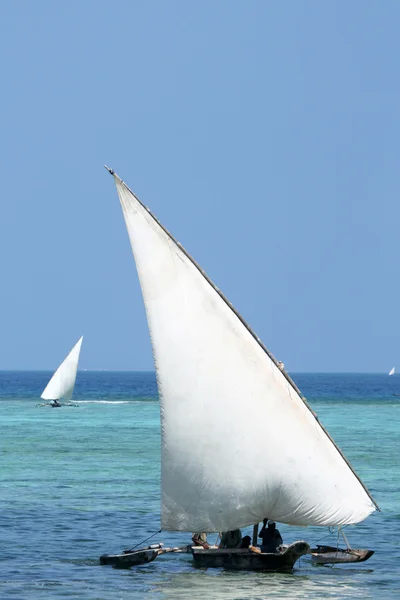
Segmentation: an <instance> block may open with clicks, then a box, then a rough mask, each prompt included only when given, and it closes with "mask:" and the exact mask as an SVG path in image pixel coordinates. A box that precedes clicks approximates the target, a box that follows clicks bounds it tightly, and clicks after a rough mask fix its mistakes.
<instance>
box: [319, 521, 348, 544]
mask: <svg viewBox="0 0 400 600" xmlns="http://www.w3.org/2000/svg"><path fill="white" fill-rule="evenodd" d="M346 527H348V525H344V526H343V527H342V529H345V528H346ZM328 531H329V533H327V534H326V535H323V536H322V537H321V538H318V540H317V541H316V542H315V544H316V545H318V542H321V541H322V540H324V539H325V538H327V537H329V536H330V535H333V534H335V533H336V529H335V527H332V526H329V527H328ZM337 533H338V540H337V548H338V547H339V535H340V529H339V527H338V530H337Z"/></svg>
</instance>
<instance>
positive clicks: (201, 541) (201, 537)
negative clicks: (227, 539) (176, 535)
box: [192, 533, 210, 548]
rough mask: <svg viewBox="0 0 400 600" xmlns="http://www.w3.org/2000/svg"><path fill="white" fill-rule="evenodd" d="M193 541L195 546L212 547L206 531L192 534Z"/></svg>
mask: <svg viewBox="0 0 400 600" xmlns="http://www.w3.org/2000/svg"><path fill="white" fill-rule="evenodd" d="M192 542H193V544H194V545H195V546H203V548H209V547H210V546H209V545H208V544H207V534H206V533H194V534H193V535H192Z"/></svg>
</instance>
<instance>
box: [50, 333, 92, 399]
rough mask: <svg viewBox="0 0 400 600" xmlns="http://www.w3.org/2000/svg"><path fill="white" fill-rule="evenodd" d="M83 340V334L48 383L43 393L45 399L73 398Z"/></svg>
mask: <svg viewBox="0 0 400 600" xmlns="http://www.w3.org/2000/svg"><path fill="white" fill-rule="evenodd" d="M82 340H83V336H82V337H81V338H80V339H79V340H78V342H77V343H76V344H75V346H74V347H73V348H72V350H71V352H70V353H69V354H68V356H67V358H66V359H65V360H64V361H63V362H62V363H61V365H60V366H59V367H58V369H57V371H56V372H55V373H54V375H53V377H52V378H51V379H50V381H49V383H48V384H47V385H46V387H45V389H44V390H43V393H42V395H41V398H43V400H70V399H71V398H72V394H73V391H74V386H75V379H76V372H77V370H78V362H79V353H80V351H81V345H82Z"/></svg>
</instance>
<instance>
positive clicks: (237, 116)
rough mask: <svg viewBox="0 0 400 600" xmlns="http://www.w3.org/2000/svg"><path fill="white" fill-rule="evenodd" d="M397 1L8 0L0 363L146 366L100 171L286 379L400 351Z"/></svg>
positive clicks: (114, 209)
mask: <svg viewBox="0 0 400 600" xmlns="http://www.w3.org/2000/svg"><path fill="white" fill-rule="evenodd" d="M399 21H400V5H399V4H398V3H397V2H394V1H393V2H391V1H389V0H387V1H385V2H378V1H375V2H371V1H368V0H363V1H361V0H359V1H356V0H354V1H353V2H345V1H338V2H332V1H328V0H327V1H325V2H321V1H320V0H313V1H307V0H306V1H303V2H296V1H294V0H293V1H292V2H289V1H287V2H267V1H264V0H259V1H254V0H253V1H251V0H249V1H246V2H244V1H240V2H239V1H236V0H217V1H215V0H214V1H209V0H203V1H202V2H196V1H194V0H193V1H191V0H181V1H176V0H169V1H168V2H166V1H161V0H158V1H156V0H153V1H152V0H149V1H144V0H143V1H141V2H137V1H134V0H129V1H122V0H116V1H114V2H103V1H101V0H96V1H94V0H86V1H84V2H78V1H71V2H63V3H62V2H54V1H47V2H46V1H43V0H36V1H35V2H28V1H20V0H16V1H15V2H7V3H5V2H4V3H2V7H1V19H0V50H1V55H2V57H3V60H2V73H1V80H2V81H1V83H2V85H1V89H2V92H1V95H0V108H1V113H0V114H1V117H0V119H1V121H0V123H1V127H0V169H1V175H2V177H1V219H0V255H1V304H0V308H1V310H0V323H1V336H0V369H52V368H55V367H56V366H57V365H58V363H59V362H60V361H61V359H62V358H63V357H64V356H65V355H66V354H67V352H68V351H69V349H70V348H71V347H72V345H73V344H74V343H75V342H76V340H77V339H78V338H79V337H80V335H82V334H83V335H84V343H83V346H82V354H81V364H80V366H81V368H88V369H91V368H105V369H107V368H108V369H137V370H140V369H152V368H153V361H152V355H151V347H150V342H149V336H148V330H147V323H146V319H145V313H144V308H143V301H142V297H141V293H140V287H139V283H138V280H137V275H136V270H135V265H134V261H133V257H132V254H131V250H130V246H129V241H128V235H127V233H126V230H125V226H124V223H123V218H122V214H121V209H120V207H119V203H118V199H117V194H116V191H115V187H114V184H113V181H112V178H111V177H110V176H109V175H108V174H107V173H106V171H105V170H104V169H103V164H104V163H107V164H108V165H110V166H111V167H113V168H114V169H115V170H116V171H117V173H118V174H119V175H120V176H121V177H122V178H123V179H124V180H125V181H126V182H127V183H128V185H129V186H130V187H131V189H133V190H134V191H135V192H136V193H137V195H138V196H139V197H140V198H141V199H142V200H143V201H144V202H145V203H146V204H147V205H149V206H150V207H151V209H152V210H153V212H154V213H155V214H156V215H157V216H158V218H159V219H160V220H161V221H162V222H163V223H164V224H165V226H166V227H167V228H168V229H169V230H170V231H171V232H172V233H173V234H174V235H175V236H176V238H177V239H178V240H179V241H180V242H181V243H183V244H184V246H185V247H186V248H187V250H188V251H189V252H190V253H191V254H192V255H193V257H194V258H195V259H196V260H197V261H198V262H199V263H200V264H201V265H202V267H203V268H204V269H205V270H206V272H207V273H208V275H209V276H210V277H211V278H212V279H213V280H214V281H215V283H216V284H217V285H218V286H219V287H220V288H221V289H222V290H223V291H224V293H225V294H226V295H227V296H228V298H229V299H230V300H231V301H232V302H233V304H234V305H235V306H236V308H237V309H238V310H239V312H240V313H241V314H242V315H243V316H244V317H245V318H246V320H247V321H248V322H249V324H250V325H251V326H252V327H253V329H254V330H255V331H256V332H257V333H258V335H259V336H260V337H261V338H262V340H263V341H264V343H265V344H266V345H267V346H268V347H269V349H270V350H271V351H272V352H273V353H274V354H275V356H276V357H277V358H278V359H279V360H283V361H284V362H285V365H286V366H287V368H288V370H289V371H292V372H295V371H367V372H368V371H372V372H378V371H388V370H389V369H390V368H391V367H392V366H393V365H394V364H400V339H399V309H398V304H399V297H400V282H399V277H398V275H397V262H398V260H397V257H398V245H399V229H400V227H399V216H400V208H399V201H398V196H399V194H398V191H399V183H400V181H399V178H400V174H399V173H400V172H399V168H398V162H399V139H400V118H399V117H400V108H399V107H400V78H399V56H400V52H399V51H400V42H399V35H398V23H399Z"/></svg>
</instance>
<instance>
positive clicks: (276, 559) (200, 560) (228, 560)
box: [192, 541, 310, 573]
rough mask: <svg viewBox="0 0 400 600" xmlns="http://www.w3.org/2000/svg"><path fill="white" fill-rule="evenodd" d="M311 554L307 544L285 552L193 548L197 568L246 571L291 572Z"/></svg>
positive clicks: (293, 546) (303, 543) (296, 544)
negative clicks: (298, 562)
mask: <svg viewBox="0 0 400 600" xmlns="http://www.w3.org/2000/svg"><path fill="white" fill-rule="evenodd" d="M309 552H310V546H309V545H308V544H307V542H303V541H301V542H295V543H294V544H291V545H290V546H288V547H287V548H286V550H284V551H283V552H277V553H274V554H267V553H255V552H253V551H252V550H250V549H236V548H235V549H222V548H216V549H214V548H209V549H205V548H200V547H198V546H195V547H193V548H192V553H193V559H194V562H195V564H196V566H197V567H202V568H223V569H234V570H246V571H280V572H286V573H287V572H290V571H291V570H292V569H293V566H294V564H295V562H296V561H297V560H298V559H299V558H300V557H301V556H304V554H308V553H309Z"/></svg>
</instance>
